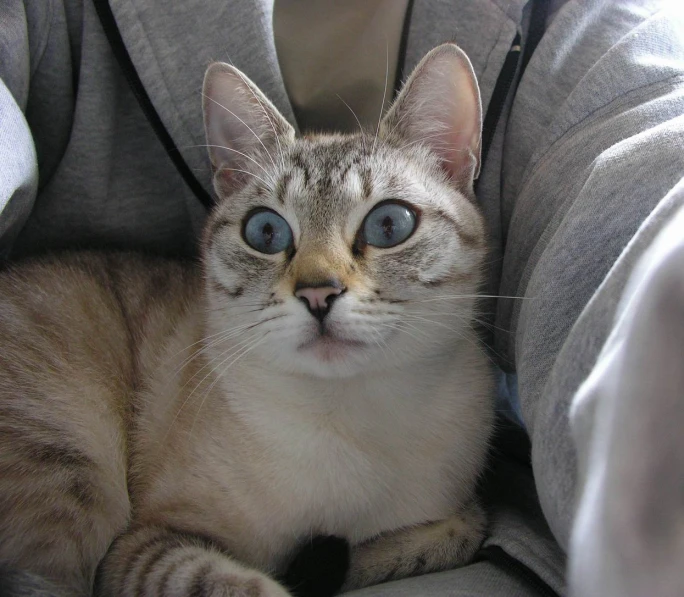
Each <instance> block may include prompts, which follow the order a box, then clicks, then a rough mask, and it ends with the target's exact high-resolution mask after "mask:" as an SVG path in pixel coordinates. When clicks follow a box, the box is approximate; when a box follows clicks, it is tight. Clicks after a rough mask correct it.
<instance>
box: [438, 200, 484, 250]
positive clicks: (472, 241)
mask: <svg viewBox="0 0 684 597" xmlns="http://www.w3.org/2000/svg"><path fill="white" fill-rule="evenodd" d="M436 213H437V215H439V217H441V218H444V219H445V220H447V221H448V222H449V223H450V224H451V225H452V226H453V227H454V228H455V230H456V234H458V237H459V238H460V239H461V242H462V243H463V244H464V245H466V246H467V247H470V248H473V249H479V248H481V247H482V239H480V238H479V237H478V236H475V235H473V234H469V233H468V232H466V231H465V230H464V229H463V225H462V224H461V223H460V222H459V221H458V220H457V219H456V218H454V217H453V216H452V215H451V214H450V213H448V212H446V211H444V210H443V209H440V208H437V209H436Z"/></svg>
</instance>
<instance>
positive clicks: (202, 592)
mask: <svg viewBox="0 0 684 597" xmlns="http://www.w3.org/2000/svg"><path fill="white" fill-rule="evenodd" d="M212 567H213V566H212V564H211V563H207V564H204V565H203V566H201V567H200V568H198V569H197V571H196V572H195V574H194V575H193V578H192V582H191V583H190V585H189V590H188V597H208V596H209V594H210V592H211V583H210V582H209V579H208V578H207V576H208V575H209V573H210V572H211V569H212Z"/></svg>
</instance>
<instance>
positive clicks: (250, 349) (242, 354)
mask: <svg viewBox="0 0 684 597" xmlns="http://www.w3.org/2000/svg"><path fill="white" fill-rule="evenodd" d="M267 335H268V331H266V332H265V333H264V334H263V335H262V336H261V338H258V339H257V340H256V341H255V342H253V343H252V344H250V345H249V346H248V347H246V348H245V347H243V348H242V349H241V351H238V352H240V354H238V355H237V356H235V357H234V358H233V360H232V361H231V362H230V363H228V365H226V366H225V367H224V368H223V370H222V371H221V372H220V373H219V374H218V375H217V376H216V379H215V380H214V381H213V382H212V383H211V385H210V386H209V387H208V388H207V390H206V391H205V392H204V396H203V397H202V402H201V403H200V405H199V408H198V409H197V412H196V413H195V418H194V419H193V420H192V425H191V426H190V431H189V435H192V431H193V429H194V428H195V423H196V422H197V418H198V417H199V414H200V412H201V410H202V407H203V406H204V403H205V402H206V400H207V398H208V397H209V395H210V394H211V391H212V390H213V388H214V386H215V385H216V384H217V383H218V382H219V380H220V379H221V377H222V376H223V375H224V373H225V372H226V371H228V369H230V368H231V367H232V366H233V365H234V364H235V363H237V362H238V361H239V360H240V359H241V358H242V357H244V356H245V355H247V354H248V353H250V352H251V351H252V350H254V349H255V348H256V347H257V346H259V344H261V343H262V342H263V341H264V339H265V338H266V336H267ZM233 354H235V353H233ZM231 356H233V355H231ZM231 356H229V357H228V358H226V359H225V360H223V361H222V362H221V363H220V364H219V365H218V366H217V367H216V368H215V369H214V371H216V369H218V368H219V367H221V366H222V365H223V364H224V363H225V362H226V361H227V360H228V359H230V358H231Z"/></svg>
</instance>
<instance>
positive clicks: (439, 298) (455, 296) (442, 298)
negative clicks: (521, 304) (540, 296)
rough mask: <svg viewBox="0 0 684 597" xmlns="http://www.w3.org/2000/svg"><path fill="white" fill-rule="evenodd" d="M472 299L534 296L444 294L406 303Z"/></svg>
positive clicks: (531, 298) (530, 298)
mask: <svg viewBox="0 0 684 597" xmlns="http://www.w3.org/2000/svg"><path fill="white" fill-rule="evenodd" d="M459 298H462V299H466V298H468V299H473V298H501V299H517V300H521V301H532V300H536V299H537V297H536V296H506V295H498V294H445V295H443V296H433V297H432V298H429V299H419V300H415V299H408V300H407V301H406V302H407V303H430V302H432V301H446V300H451V299H459Z"/></svg>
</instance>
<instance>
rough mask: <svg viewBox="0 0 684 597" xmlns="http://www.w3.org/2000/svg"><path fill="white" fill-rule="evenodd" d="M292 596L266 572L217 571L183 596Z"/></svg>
mask: <svg viewBox="0 0 684 597" xmlns="http://www.w3.org/2000/svg"><path fill="white" fill-rule="evenodd" d="M200 595H201V597H292V595H291V594H290V593H288V592H287V590H286V589H285V588H284V587H282V586H281V585H279V584H278V583H277V582H275V581H274V580H272V579H270V578H269V577H268V576H266V575H264V574H260V573H258V572H255V573H253V574H250V573H242V574H239V575H237V574H226V573H223V574H222V573H216V574H211V575H208V576H207V577H205V579H204V581H203V582H202V583H201V585H199V584H198V585H197V586H196V587H193V590H192V591H191V592H190V593H188V594H187V595H183V597H199V596H200Z"/></svg>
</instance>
